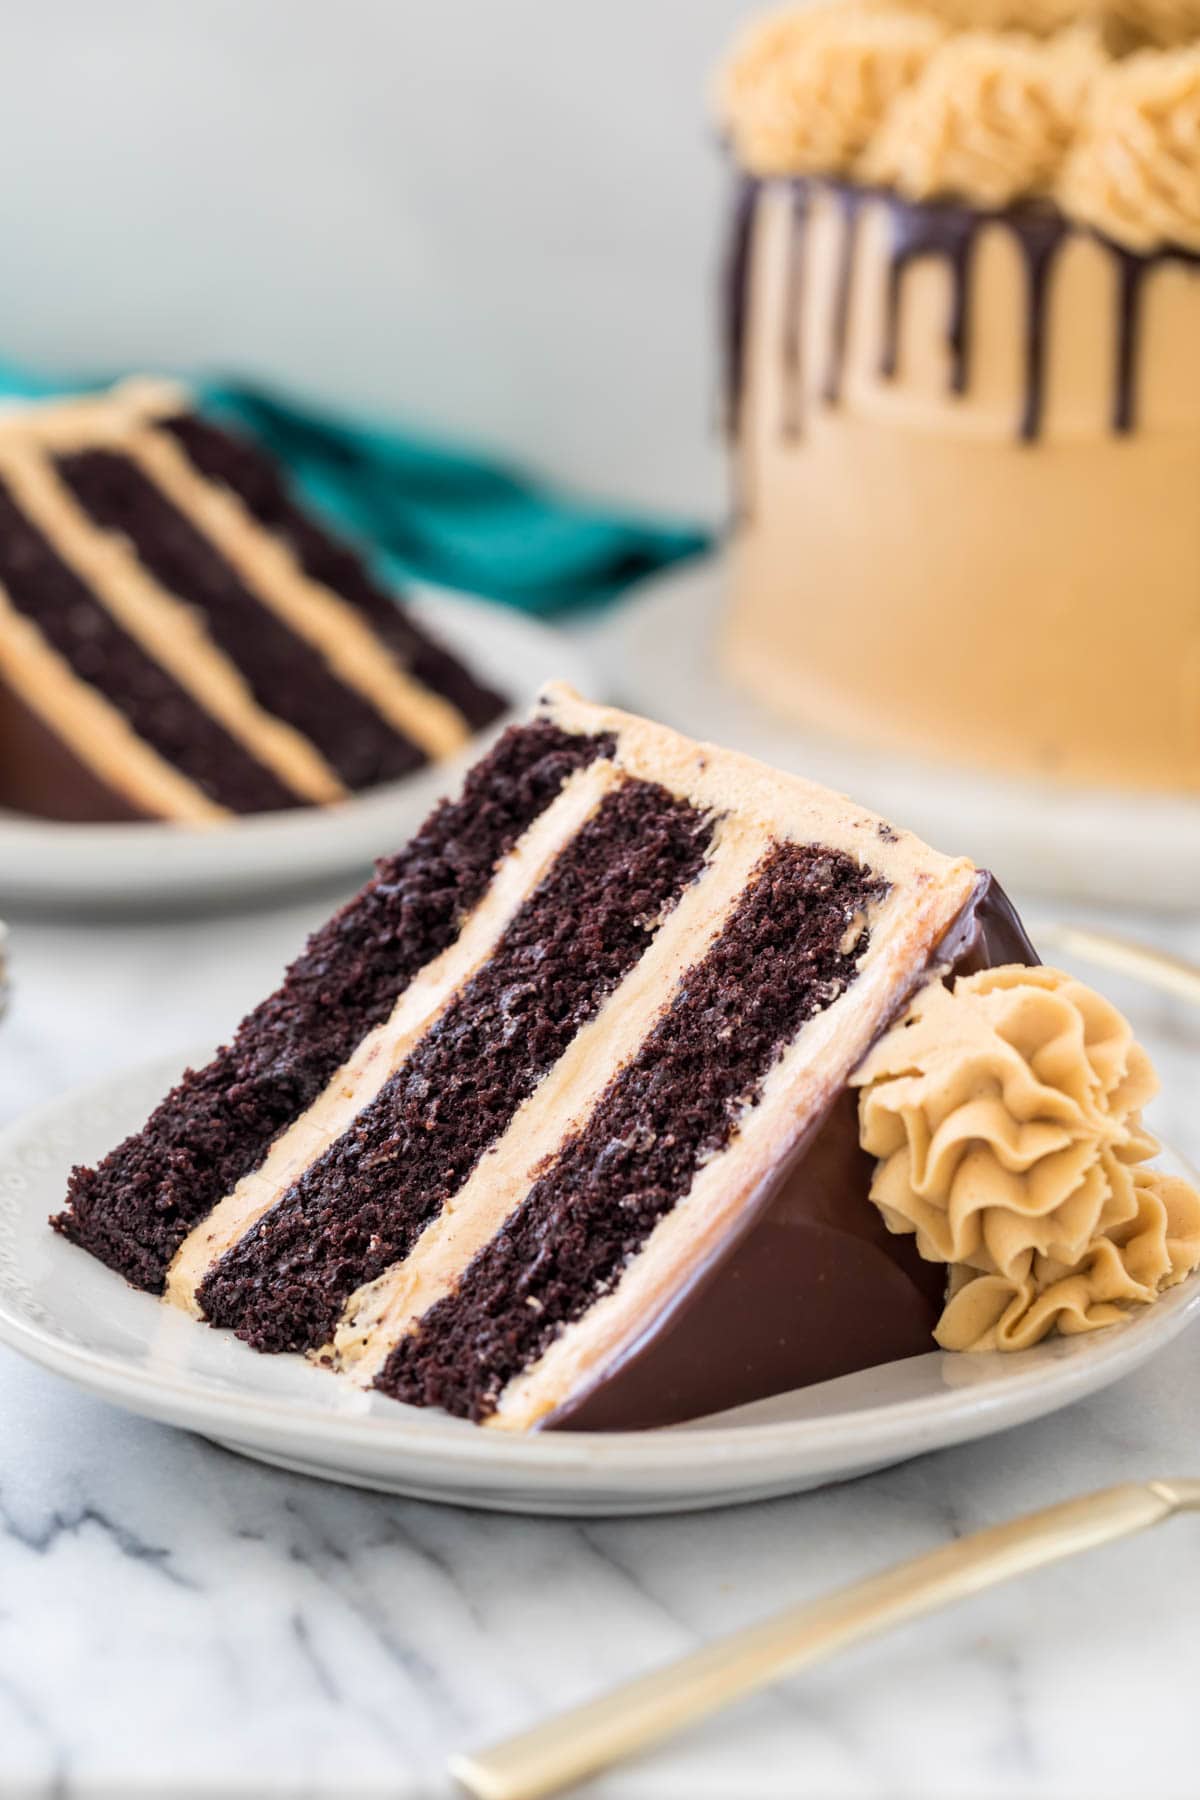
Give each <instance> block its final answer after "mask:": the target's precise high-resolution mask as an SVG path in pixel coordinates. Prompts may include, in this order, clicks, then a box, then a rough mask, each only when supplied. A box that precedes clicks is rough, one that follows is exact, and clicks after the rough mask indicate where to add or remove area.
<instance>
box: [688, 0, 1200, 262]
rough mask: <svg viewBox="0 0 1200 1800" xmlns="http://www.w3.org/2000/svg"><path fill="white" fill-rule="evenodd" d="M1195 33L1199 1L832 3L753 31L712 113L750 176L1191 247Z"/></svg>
mask: <svg viewBox="0 0 1200 1800" xmlns="http://www.w3.org/2000/svg"><path fill="white" fill-rule="evenodd" d="M968 26H970V27H972V28H971V29H965V27H968ZM1196 34H1200V0H1195V3H1193V0H1187V3H1186V4H1183V3H1181V4H1179V5H1168V4H1166V3H1165V0H1164V3H1163V4H1158V3H1157V0H1145V3H1144V4H1143V3H1142V0H1130V4H1127V5H1126V4H1121V5H1119V6H1116V7H1109V8H1102V7H1088V6H1082V5H1078V4H1070V3H1068V0H1061V3H1060V0H1044V3H1043V4H1037V3H1036V0H1035V3H1033V4H1030V5H1028V6H1023V5H1020V4H1016V3H1014V4H1011V5H1009V4H1003V3H997V4H994V5H988V4H986V3H985V4H984V5H983V6H982V7H980V8H975V7H973V6H972V7H970V8H968V7H967V6H966V5H965V4H963V5H959V4H958V3H957V0H946V3H945V4H939V3H931V4H929V5H926V6H921V5H910V6H907V7H903V6H896V5H885V4H875V3H873V0H840V3H839V0H832V3H831V4H828V5H823V6H816V7H793V8H791V9H789V10H787V11H784V12H781V13H776V14H773V15H771V16H769V17H768V18H766V19H765V20H763V21H761V22H759V23H758V24H757V25H756V26H754V27H752V28H751V29H750V30H749V31H747V32H746V33H745V34H744V35H743V37H742V39H741V41H740V42H739V44H738V45H737V46H736V47H735V49H734V52H733V54H732V56H731V58H730V60H729V63H728V65H727V67H726V69H725V71H724V74H723V77H722V80H721V82H720V86H719V94H718V110H719V115H720V119H721V122H722V124H723V127H724V129H725V130H726V131H727V133H728V135H729V138H730V140H731V142H732V145H733V148H734V151H735V154H736V155H737V157H738V160H739V161H740V162H741V164H742V165H743V166H744V167H745V168H746V169H747V170H748V171H749V172H750V173H751V174H754V175H757V176H761V177H770V176H789V175H791V176H797V175H813V174H816V175H819V174H827V175H830V176H835V177H841V178H844V179H849V180H851V181H861V182H865V183H869V184H876V185H884V186H889V187H894V188H895V189H897V190H898V191H899V192H901V193H903V194H904V195H905V196H907V197H908V198H910V199H916V200H934V199H939V198H955V199H960V200H966V201H968V202H970V203H971V204H974V205H977V206H980V207H982V208H996V207H1003V206H1007V205H1009V204H1012V203H1013V202H1016V201H1020V200H1028V199H1042V200H1050V201H1053V202H1054V203H1055V204H1056V205H1057V206H1058V207H1059V208H1060V209H1061V210H1062V212H1063V213H1064V214H1066V216H1068V217H1069V218H1072V219H1075V220H1077V221H1078V222H1079V223H1081V224H1083V225H1086V226H1090V227H1093V228H1094V229H1096V230H1098V231H1100V232H1102V233H1104V234H1105V235H1107V236H1109V237H1111V238H1113V239H1114V240H1115V241H1117V242H1118V243H1121V244H1125V245H1128V246H1129V247H1130V248H1132V249H1135V250H1139V251H1152V250H1155V249H1157V248H1160V247H1164V246H1170V245H1174V246H1179V247H1182V248H1185V249H1196V248H1198V247H1200V46H1198V45H1196V44H1195V43H1194V42H1189V39H1191V38H1192V37H1193V36H1194V35H1196ZM1173 45H1180V46H1182V47H1177V48H1172V47H1170V46H1173ZM1131 51H1132V54H1131V53H1130V52H1131Z"/></svg>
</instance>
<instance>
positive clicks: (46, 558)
mask: <svg viewBox="0 0 1200 1800" xmlns="http://www.w3.org/2000/svg"><path fill="white" fill-rule="evenodd" d="M502 709H503V702H502V701H501V700H500V698H499V697H498V696H497V695H496V694H494V693H492V692H491V690H490V689H489V688H487V687H486V686H484V685H483V684H481V683H480V682H479V681H478V680H477V679H476V678H475V677H474V676H473V675H472V674H471V673H470V672H469V671H468V670H467V669H466V668H464V667H463V665H462V664H461V663H460V662H458V661H457V660H456V659H455V658H454V657H453V656H451V655H450V654H449V653H448V652H447V651H446V650H444V649H443V648H442V647H441V646H440V645H438V644H437V643H435V642H433V641H432V640H431V639H430V638H429V637H427V636H426V635H425V633H424V632H423V631H422V630H421V629H420V628H419V627H418V626H417V625H416V624H415V623H414V622H413V620H412V619H411V618H410V617H409V616H408V615H407V614H406V613H405V612H404V611H403V610H402V609H401V607H400V606H399V605H398V604H397V602H396V600H395V599H394V597H393V596H392V595H391V594H390V593H388V592H387V591H386V590H385V589H384V588H382V587H381V586H380V585H379V584H378V583H377V582H376V581H375V580H374V578H373V577H372V576H371V575H370V574H369V572H368V570H367V568H366V565H365V564H364V563H363V562H362V560H361V559H360V558H359V556H358V555H357V554H356V552H354V551H353V550H351V549H350V548H349V547H348V546H347V545H346V544H344V543H342V542H341V541H340V540H338V539H337V538H335V537H334V536H333V535H332V534H331V533H330V532H328V531H327V530H326V528H325V527H324V525H322V524H320V523H319V522H318V521H317V519H316V518H314V517H313V516H311V515H310V514H309V513H308V512H306V511H305V510H303V509H302V508H301V507H300V506H299V505H298V504H297V502H296V501H295V500H294V499H293V498H292V496H291V495H290V494H289V493H288V491H287V488H286V486H285V485H284V483H283V481H282V479H281V477H280V475H279V472H278V470H277V469H276V468H275V466H274V464H273V463H272V462H271V461H270V460H269V459H268V458H267V457H266V456H264V455H263V454H262V452H261V451H259V450H258V449H257V448H256V447H254V446H253V445H252V444H250V443H249V442H248V441H246V440H244V439H242V438H240V437H236V436H233V435H231V434H230V433H229V432H227V431H225V430H223V429H221V428H220V427H219V426H217V425H215V424H213V423H212V422H210V421H209V420H207V419H204V418H201V417H200V416H199V415H198V414H197V413H196V412H195V411H193V410H192V407H191V403H190V400H189V397H188V395H187V394H186V392H185V391H184V390H182V389H180V388H177V387H175V386H174V385H172V384H168V383H165V382H147V381H138V382H129V383H126V384H124V385H122V386H121V387H118V388H115V389H113V390H112V391H111V392H109V393H106V394H102V395H100V396H97V397H95V398H87V399H73V400H68V401H63V402H56V403H51V404H40V405H36V406H30V407H26V408H24V409H22V410H21V411H18V412H13V413H9V414H5V415H4V416H3V417H2V418H0V806H6V807H10V808H14V809H16V810H18V811H23V812H29V813H37V814H41V815H43V816H45V817H49V818H55V819H64V820H76V821H84V820H87V821H112V820H129V819H171V820H177V821H180V822H183V823H188V824H193V825H206V824H211V823H216V822H219V821H221V820H222V819H227V818H229V817H230V816H232V815H235V814H239V813H257V812H272V811H279V810H283V809H287V808H292V807H299V806H313V805H326V804H329V803H332V802H335V801H338V800H343V799H345V798H346V797H347V796H348V795H349V794H351V793H355V792H358V791H359V790H361V789H364V788H370V787H374V786H375V785H377V784H378V783H380V782H384V781H391V780H395V779H397V778H399V777H402V776H405V775H408V774H411V773H412V771H413V770H414V769H417V768H419V767H420V766H422V765H423V764H425V763H427V762H429V761H430V760H432V759H436V758H438V757H444V756H447V755H450V754H452V753H453V752H455V751H457V750H460V749H461V747H462V746H463V745H464V744H466V743H467V742H468V741H469V739H470V738H471V736H472V734H473V733H474V732H475V731H477V730H479V729H481V728H482V727H484V726H486V725H488V724H489V723H491V721H492V720H494V719H495V718H496V717H497V716H498V715H499V713H500V712H501V711H502Z"/></svg>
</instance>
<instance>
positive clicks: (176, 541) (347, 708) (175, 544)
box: [55, 449, 426, 789]
mask: <svg viewBox="0 0 1200 1800" xmlns="http://www.w3.org/2000/svg"><path fill="white" fill-rule="evenodd" d="M55 466H56V468H57V470H58V473H59V475H60V476H61V477H62V479H63V481H65V483H66V484H67V486H68V487H69V488H70V490H71V492H72V494H73V495H74V497H75V499H76V500H77V501H78V502H79V504H80V505H81V506H82V507H83V509H84V511H85V512H87V514H88V515H89V517H91V518H92V519H93V520H94V521H95V523H96V524H97V525H99V526H101V527H102V528H103V529H105V530H107V531H112V532H117V533H119V534H120V535H121V536H122V537H123V538H126V539H128V541H129V542H130V544H131V545H132V546H133V548H134V550H135V552H136V553H137V556H138V558H139V560H140V561H141V562H142V563H143V564H144V566H145V567H146V568H147V569H148V570H149V571H150V573H151V574H152V575H153V576H154V578H155V580H156V581H157V582H158V583H159V584H160V585H161V586H162V587H164V588H165V589H167V591H168V592H169V593H171V594H173V595H174V596H175V597H176V599H178V600H182V601H184V602H185V603H186V604H187V605H188V606H192V607H194V608H196V609H197V611H198V612H199V613H200V614H201V616H202V617H203V619H204V623H205V626H206V628H207V630H208V633H209V635H210V637H211V638H212V640H213V642H214V643H215V644H216V645H217V646H218V648H219V649H221V650H223V651H224V652H225V654H226V655H227V656H228V657H229V658H230V660H231V661H232V662H233V663H235V664H236V666H237V668H238V669H239V670H240V672H241V674H242V676H243V678H244V679H245V681H246V684H247V686H248V687H249V688H250V691H251V693H252V694H253V695H254V698H255V700H256V701H257V702H258V704H259V705H260V706H261V707H262V708H263V710H264V711H266V712H268V713H272V714H273V715H274V716H275V717H276V718H277V719H282V720H283V721H285V722H286V723H287V724H288V725H291V726H293V727H294V728H295V729H296V730H297V731H299V732H300V733H301V734H302V735H303V736H304V737H306V738H307V739H308V740H309V742H310V743H311V744H313V745H315V746H316V748H317V749H318V750H319V751H320V752H321V754H322V755H323V756H324V757H325V759H326V761H327V762H328V763H329V764H330V765H331V766H332V768H334V769H335V770H336V771H337V773H338V775H340V776H341V778H342V780H343V781H344V782H345V783H346V785H347V787H350V788H354V789H358V788H366V787H372V786H374V785H376V784H377V783H378V782H381V781H391V780H396V779H398V778H400V777H402V776H404V775H409V774H411V773H412V771H413V770H414V769H416V768H419V767H420V766H421V765H422V764H423V763H424V762H425V760H426V758H425V754H424V752H423V751H422V750H421V749H420V747H419V746H418V745H417V744H415V743H413V742H412V741H411V739H409V738H407V737H405V736H403V735H402V734H401V733H400V732H399V731H397V730H396V729H395V727H394V726H392V725H391V724H389V723H388V721H387V720H386V719H384V718H383V717H381V715H380V714H379V713H377V712H376V711H375V709H374V707H372V706H371V704H370V702H369V701H367V700H365V699H364V698H363V697H362V696H361V695H360V694H358V693H356V692H355V691H354V689H353V688H350V687H347V686H345V685H344V684H343V683H342V682H341V681H340V680H339V679H338V677H337V676H336V675H335V674H334V673H333V671H332V670H331V669H330V668H329V666H328V665H327V663H326V662H325V660H324V658H323V657H322V656H321V654H320V652H319V651H318V650H316V649H315V648H314V647H313V645H311V644H310V643H309V642H308V641H307V639H305V638H304V637H302V636H300V635H299V634H298V633H297V632H294V631H292V630H290V629H289V627H288V626H287V625H286V624H285V623H284V622H283V620H282V619H281V618H279V616H278V615H277V614H276V613H275V612H274V611H272V609H271V608H270V607H269V606H268V605H266V603H265V602H264V601H262V600H260V599H259V598H258V596H257V595H256V594H255V593H253V591H252V590H251V589H250V588H248V587H247V586H246V585H245V583H244V582H243V581H242V579H241V577H240V576H239V575H238V573H237V571H236V570H235V569H234V568H233V566H232V565H231V564H230V563H229V562H227V561H226V559H225V558H224V556H222V555H221V553H220V551H219V550H217V549H216V547H215V546H214V545H213V544H212V543H211V542H210V540H209V539H208V538H207V537H205V536H204V534H203V532H201V531H200V530H198V529H197V527H196V526H195V525H194V524H193V523H192V521H191V520H190V519H189V518H188V517H187V516H186V515H185V514H184V513H182V512H181V511H180V510H179V508H178V507H176V506H175V505H174V504H173V503H172V502H171V501H170V500H169V499H168V498H167V497H166V495H165V494H163V493H162V492H161V491H160V489H159V488H157V487H156V486H155V485H154V483H153V482H152V481H151V480H150V479H149V477H148V476H146V475H145V474H144V473H143V472H142V470H141V469H140V468H138V467H137V465H136V464H135V463H134V462H132V461H131V460H130V459H129V458H128V457H126V456H122V455H120V454H118V453H117V452H116V451H112V450H98V449H93V450H80V451H75V452H73V453H71V454H70V455H66V456H60V457H58V458H57V459H56V462H55Z"/></svg>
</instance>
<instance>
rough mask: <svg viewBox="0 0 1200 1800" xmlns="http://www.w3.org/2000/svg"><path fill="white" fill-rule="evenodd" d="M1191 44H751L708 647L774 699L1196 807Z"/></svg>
mask: <svg viewBox="0 0 1200 1800" xmlns="http://www.w3.org/2000/svg"><path fill="white" fill-rule="evenodd" d="M968 24H970V26H972V27H973V28H970V29H968V28H967V26H968ZM1197 38H1200V6H1197V5H1195V4H1193V3H1186V0H1180V3H1178V4H1171V3H1170V0H1143V3H1141V4H1134V3H1132V0H1131V3H1130V4H1123V5H1121V6H1120V7H1119V8H1116V9H1112V10H1109V11H1108V12H1103V13H1102V12H1099V11H1097V10H1095V9H1091V8H1086V7H1084V6H1081V5H1079V4H1068V3H1067V0H1046V3H1039V0H1024V4H1022V3H1021V0H1014V3H1013V4H1011V5H1004V4H994V5H993V4H984V5H981V6H968V5H966V4H965V3H964V4H962V5H954V4H950V3H949V0H946V3H944V4H940V5H935V4H928V5H922V4H919V3H918V4H913V5H910V6H908V7H901V6H897V5H883V4H869V3H863V4H854V3H852V0H846V3H842V4H838V3H835V4H832V5H817V6H813V7H803V8H794V9H792V10H790V11H787V12H784V13H781V14H777V15H775V16H773V17H771V18H769V19H767V20H765V21H763V22H761V23H760V24H759V25H757V26H756V27H754V28H752V29H751V30H750V31H749V32H748V34H747V35H746V37H745V38H744V40H743V42H742V43H741V44H740V46H739V47H738V48H737V50H736V51H735V53H734V55H733V57H732V59H731V61H730V63H729V65H728V67H727V69H726V70H725V72H724V76H723V80H722V86H721V110H722V116H723V123H724V127H725V129H726V131H727V133H728V136H729V139H730V142H731V144H732V148H733V152H734V155H735V157H736V160H737V163H738V165H739V168H740V170H741V172H742V182H741V188H740V195H739V199H738V202H737V214H736V220H735V230H734V238H733V245H732V255H731V258H730V280H729V289H728V296H727V321H726V323H727V334H728V346H729V374H730V390H729V402H730V404H729V414H730V421H731V428H732V433H733V440H734V450H735V459H736V474H737V488H738V516H737V520H736V524H735V529H734V534H733V594H732V604H731V611H730V614H729V620H728V630H727V646H728V654H729V658H730V662H731V665H732V668H733V671H734V673H735V677H736V678H737V679H738V681H739V682H740V683H741V684H742V685H743V686H744V687H745V688H747V689H749V690H750V691H751V692H753V693H754V694H755V695H756V696H757V697H758V698H760V699H761V700H763V701H765V702H766V703H767V704H768V705H769V706H771V707H772V708H773V709H775V710H777V711H779V712H783V713H786V714H787V715H789V716H790V717H792V718H795V719H798V720H801V721H803V722H804V723H805V724H807V725H811V726H814V727H817V728H819V729H821V730H825V731H829V732H832V733H835V734H839V735H842V736H846V737H850V738H853V739H855V740H858V741H860V742H868V743H874V744H878V745H880V746H884V747H887V748H891V749H900V750H904V751H912V752H916V753H919V754H932V755H935V756H938V757H942V758H952V759H954V760H956V761H964V762H969V763H973V764H977V765H984V766H991V767H995V768H1000V769H1004V770H1008V771H1012V772H1021V773H1037V774H1041V775H1046V776H1051V777H1056V778H1059V779H1063V780H1068V781H1081V782H1089V783H1102V784H1106V785H1121V786H1125V787H1137V788H1146V789H1154V788H1158V789H1165V790H1176V791H1180V790H1194V789H1195V788H1197V787H1198V786H1200V513H1198V509H1197V493H1198V492H1200V42H1198V41H1197Z"/></svg>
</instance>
